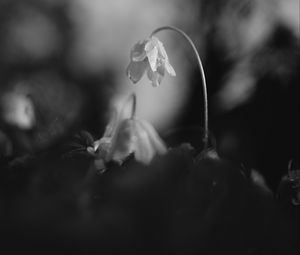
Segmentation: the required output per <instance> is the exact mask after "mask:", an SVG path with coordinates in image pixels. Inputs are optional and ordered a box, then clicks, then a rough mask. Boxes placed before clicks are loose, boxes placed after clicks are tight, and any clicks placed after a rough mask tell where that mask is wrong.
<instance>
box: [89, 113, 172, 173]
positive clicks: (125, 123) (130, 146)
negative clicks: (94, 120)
mask: <svg viewBox="0 0 300 255" xmlns="http://www.w3.org/2000/svg"><path fill="white" fill-rule="evenodd" d="M87 151H88V153H89V154H91V155H93V156H94V157H95V166H96V168H97V169H98V170H103V169H104V170H105V165H106V163H107V162H110V161H114V162H117V163H119V164H122V163H123V162H124V160H125V159H126V158H127V157H128V156H129V155H131V154H134V157H135V159H136V160H137V161H139V162H141V163H144V164H148V163H150V161H151V160H152V159H153V157H154V156H155V155H162V154H165V153H166V152H167V149H166V146H165V144H164V142H163V141H162V139H161V138H160V137H159V135H158V134H157V132H156V131H155V129H154V128H153V127H152V125H151V124H149V123H148V122H147V121H145V120H140V119H137V118H125V119H122V120H118V119H117V118H116V117H114V118H113V119H112V120H111V121H110V123H109V124H108V125H107V127H106V130H105V132H104V135H103V137H102V138H101V139H99V140H96V141H94V143H93V146H89V147H88V148H87Z"/></svg>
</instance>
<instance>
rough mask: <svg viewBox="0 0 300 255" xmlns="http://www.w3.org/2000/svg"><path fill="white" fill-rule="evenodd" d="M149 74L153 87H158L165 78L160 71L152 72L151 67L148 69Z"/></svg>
mask: <svg viewBox="0 0 300 255" xmlns="http://www.w3.org/2000/svg"><path fill="white" fill-rule="evenodd" d="M147 76H148V78H149V80H150V81H151V82H152V86H153V87H158V86H159V85H160V83H161V81H162V78H163V76H162V75H161V74H160V73H159V72H152V70H151V69H150V68H149V69H148V72H147Z"/></svg>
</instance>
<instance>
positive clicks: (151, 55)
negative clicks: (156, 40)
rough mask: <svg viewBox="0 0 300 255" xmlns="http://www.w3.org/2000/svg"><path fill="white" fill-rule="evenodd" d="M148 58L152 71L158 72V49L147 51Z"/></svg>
mask: <svg viewBox="0 0 300 255" xmlns="http://www.w3.org/2000/svg"><path fill="white" fill-rule="evenodd" d="M146 54H147V57H148V61H149V64H150V67H151V69H152V71H153V72H154V71H156V69H157V58H158V50H157V48H156V47H154V48H153V49H152V50H150V51H146Z"/></svg>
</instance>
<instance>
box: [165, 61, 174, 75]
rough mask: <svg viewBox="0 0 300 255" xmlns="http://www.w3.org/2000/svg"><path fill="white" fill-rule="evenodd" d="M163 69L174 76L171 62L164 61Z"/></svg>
mask: <svg viewBox="0 0 300 255" xmlns="http://www.w3.org/2000/svg"><path fill="white" fill-rule="evenodd" d="M165 69H166V70H167V72H168V74H170V75H171V76H176V72H175V70H174V68H173V67H172V66H171V64H170V63H169V61H166V62H165Z"/></svg>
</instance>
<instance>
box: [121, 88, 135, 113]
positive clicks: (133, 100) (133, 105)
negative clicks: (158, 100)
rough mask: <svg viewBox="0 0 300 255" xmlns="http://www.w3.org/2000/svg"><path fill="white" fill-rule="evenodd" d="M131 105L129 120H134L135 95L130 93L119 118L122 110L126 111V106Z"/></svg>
mask: <svg viewBox="0 0 300 255" xmlns="http://www.w3.org/2000/svg"><path fill="white" fill-rule="evenodd" d="M129 103H131V112H130V117H129V118H130V119H134V118H135V114H136V94H135V93H132V94H131V95H130V96H129V97H128V98H127V100H126V102H125V103H124V106H123V107H122V109H123V111H122V114H121V116H123V115H124V110H125V109H126V107H127V105H128V104H129Z"/></svg>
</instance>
